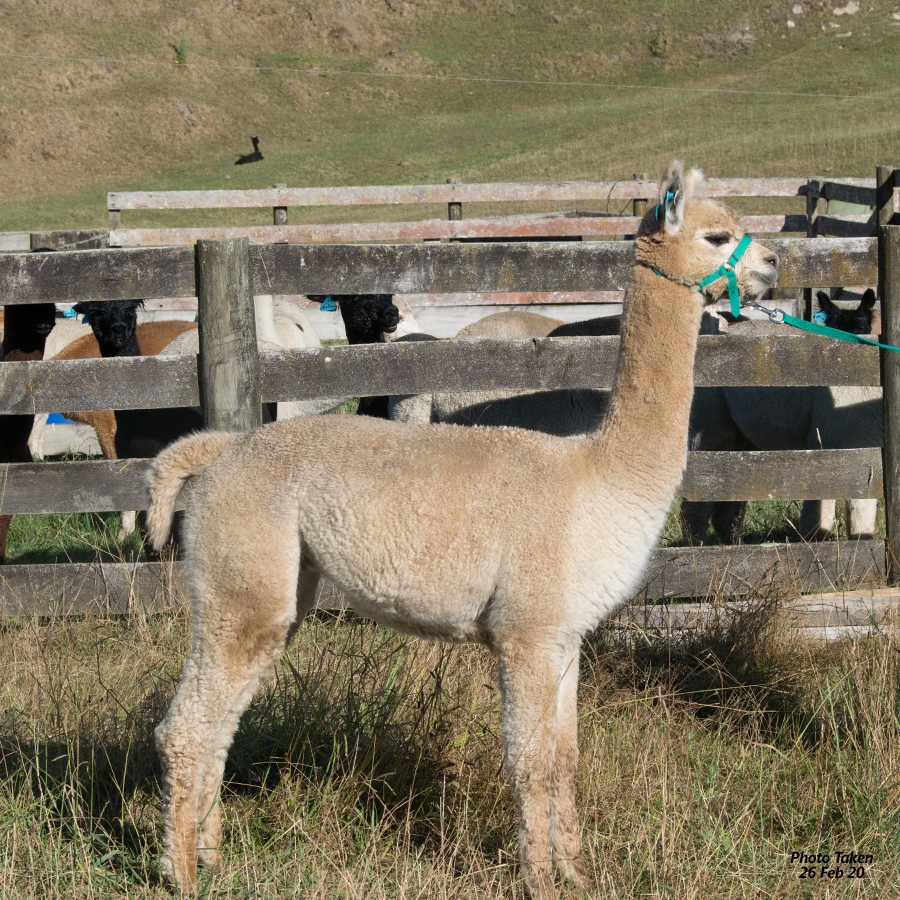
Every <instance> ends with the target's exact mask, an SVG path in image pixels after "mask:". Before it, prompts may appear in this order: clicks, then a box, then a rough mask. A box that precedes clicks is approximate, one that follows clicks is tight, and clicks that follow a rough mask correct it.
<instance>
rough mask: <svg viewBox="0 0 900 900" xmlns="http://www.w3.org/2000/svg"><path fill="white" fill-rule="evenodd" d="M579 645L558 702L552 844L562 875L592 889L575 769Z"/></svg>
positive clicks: (561, 682) (564, 674) (561, 684)
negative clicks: (583, 848) (583, 852)
mask: <svg viewBox="0 0 900 900" xmlns="http://www.w3.org/2000/svg"><path fill="white" fill-rule="evenodd" d="M580 650H581V647H580V645H578V646H576V647H575V648H574V649H573V652H572V653H571V654H570V655H569V656H568V657H567V658H566V659H565V660H564V665H563V669H562V672H561V673H560V679H559V693H558V696H557V703H556V753H555V755H554V759H553V773H552V777H551V780H550V843H551V846H552V849H553V857H554V859H555V860H556V864H557V866H559V870H560V872H561V873H562V875H563V876H564V877H565V878H567V879H568V880H569V881H571V882H572V883H573V884H575V885H577V886H578V887H580V888H582V889H583V890H584V889H589V883H588V880H587V877H586V873H585V867H584V859H583V857H582V855H581V838H580V835H579V831H578V807H577V806H576V804H575V772H576V769H577V766H578V657H579V654H580Z"/></svg>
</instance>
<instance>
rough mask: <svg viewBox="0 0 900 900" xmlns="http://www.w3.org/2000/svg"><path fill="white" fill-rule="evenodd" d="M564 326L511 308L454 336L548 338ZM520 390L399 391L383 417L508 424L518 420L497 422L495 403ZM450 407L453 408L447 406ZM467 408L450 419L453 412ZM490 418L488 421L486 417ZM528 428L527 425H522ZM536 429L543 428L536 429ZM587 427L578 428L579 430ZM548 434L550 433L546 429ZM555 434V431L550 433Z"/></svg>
mask: <svg viewBox="0 0 900 900" xmlns="http://www.w3.org/2000/svg"><path fill="white" fill-rule="evenodd" d="M562 325H565V322H563V321H562V319H553V318H550V316H542V315H539V314H538V313H533V312H528V311H527V310H518V309H516V310H511V311H507V312H499V313H493V314H492V315H489V316H485V317H484V318H481V319H479V320H478V321H477V322H472V323H471V324H469V325H466V326H465V327H464V328H461V329H460V331H459V333H458V334H457V335H456V339H457V340H458V339H472V338H494V339H496V340H506V341H514V340H519V339H521V338H535V337H548V336H549V335H550V333H551V332H552V331H553V329H554V328H558V327H560V326H562ZM521 394H522V392H521V391H478V392H474V391H472V392H467V393H465V394H399V395H395V396H392V397H388V398H387V418H389V419H391V420H392V421H395V422H406V423H407V424H418V425H425V424H427V423H429V422H443V421H452V422H454V424H457V425H467V424H485V425H509V424H520V423H519V422H515V423H513V422H507V421H501V420H498V419H496V418H494V416H495V415H496V404H498V403H502V402H505V401H507V400H509V399H511V398H514V397H518V396H520V395H521ZM451 407H454V409H453V411H452V412H451V411H450V408H451ZM457 407H458V409H459V410H463V409H465V410H469V412H468V413H463V414H462V415H461V416H460V417H459V418H456V419H453V418H452V416H453V412H456V411H457V410H456V408H457ZM488 417H490V418H489V419H488V420H486V419H487V418H488ZM525 427H528V426H525ZM536 430H538V431H541V430H544V429H540V428H538V429H536ZM586 430H587V429H582V432H584V431H586ZM548 433H550V432H548ZM553 433H555V432H553Z"/></svg>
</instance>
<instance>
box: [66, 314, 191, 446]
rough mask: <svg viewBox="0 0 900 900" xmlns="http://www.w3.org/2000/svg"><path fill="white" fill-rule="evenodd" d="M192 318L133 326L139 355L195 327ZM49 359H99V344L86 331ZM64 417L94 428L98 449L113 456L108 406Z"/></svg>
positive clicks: (113, 435) (113, 424)
mask: <svg viewBox="0 0 900 900" xmlns="http://www.w3.org/2000/svg"><path fill="white" fill-rule="evenodd" d="M196 328H197V323H196V322H183V321H181V320H179V319H163V320H162V321H160V322H144V323H142V324H141V325H138V326H137V328H136V329H135V332H134V333H135V337H136V338H137V341H138V344H139V345H140V348H141V355H142V356H156V354H157V353H160V352H161V351H162V350H164V349H165V348H166V347H168V346H169V344H171V343H172V341H174V340H175V338H177V337H178V336H179V335H181V334H184V332H185V331H191V330H196ZM53 359H100V345H99V344H98V343H97V338H96V337H94V335H93V334H86V335H84V336H82V337H80V338H77V339H76V340H74V341H72V343H71V344H69V345H68V346H66V347H65V349H63V350H61V351H60V352H59V353H57V354H56V356H54V357H53ZM64 415H65V417H66V418H67V419H72V420H73V421H75V422H84V424H85V425H90V426H91V428H93V429H94V431H95V432H97V441H98V442H99V444H100V450H101V451H102V452H103V455H104V457H106V459H115V458H116V442H115V438H116V417H115V415H114V414H113V411H112V410H111V409H101V410H96V411H93V412H67V413H64Z"/></svg>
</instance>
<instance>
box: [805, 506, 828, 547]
mask: <svg viewBox="0 0 900 900" xmlns="http://www.w3.org/2000/svg"><path fill="white" fill-rule="evenodd" d="M833 528H834V500H804V501H803V507H802V508H801V510H800V536H801V537H802V538H803V539H804V540H805V541H827V540H828V538H830V537H831V533H832V529H833Z"/></svg>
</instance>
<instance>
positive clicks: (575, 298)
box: [302, 291, 625, 315]
mask: <svg viewBox="0 0 900 900" xmlns="http://www.w3.org/2000/svg"><path fill="white" fill-rule="evenodd" d="M402 296H403V298H404V299H405V300H406V302H407V303H409V305H410V306H411V307H412V308H413V309H414V310H415V309H417V308H419V307H433V306H446V307H454V306H522V305H540V304H545V303H552V304H553V305H560V306H563V305H568V304H572V303H621V302H622V301H623V300H624V299H625V291H515V292H510V293H505V294H497V293H484V292H483V291H482V292H476V293H471V294H403V295H402ZM307 303H308V304H309V305H310V306H313V307H315V308H316V309H318V308H319V304H318V303H313V301H311V300H310V301H307ZM302 305H306V304H302ZM499 311H500V310H492V312H499ZM485 315H489V313H487V312H486V313H485ZM548 315H552V314H551V313H548Z"/></svg>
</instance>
